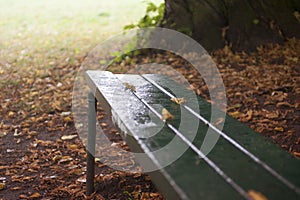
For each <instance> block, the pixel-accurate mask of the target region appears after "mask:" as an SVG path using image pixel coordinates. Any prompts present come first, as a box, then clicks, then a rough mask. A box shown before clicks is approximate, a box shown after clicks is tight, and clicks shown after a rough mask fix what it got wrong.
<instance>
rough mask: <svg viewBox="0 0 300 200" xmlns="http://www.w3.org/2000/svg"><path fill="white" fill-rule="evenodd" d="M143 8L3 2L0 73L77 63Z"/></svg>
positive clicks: (95, 1)
mask: <svg viewBox="0 0 300 200" xmlns="http://www.w3.org/2000/svg"><path fill="white" fill-rule="evenodd" d="M153 2H156V3H158V2H161V0H155V1H153ZM145 9H146V3H145V2H143V1H141V0H130V1H127V2H125V1H124V0H113V1H108V0H76V1H74V0H64V1H61V0H51V1H50V0H44V1H41V0H26V1H20V0H0V71H1V70H2V71H6V70H9V71H19V72H20V73H21V72H32V70H38V69H43V68H49V67H50V68H51V67H52V66H55V65H63V63H67V62H73V61H74V60H76V58H79V57H82V56H83V55H85V54H86V53H87V52H88V51H89V50H91V49H92V48H93V47H94V46H96V45H97V44H99V43H100V42H101V41H103V40H105V39H106V38H108V37H110V36H112V35H114V34H116V33H120V32H121V31H122V29H123V26H125V25H127V24H130V23H133V22H137V21H138V19H139V18H141V17H142V16H143V14H144V13H145ZM74 62H75V61H74ZM0 76H1V74H0ZM0 80H1V79H0Z"/></svg>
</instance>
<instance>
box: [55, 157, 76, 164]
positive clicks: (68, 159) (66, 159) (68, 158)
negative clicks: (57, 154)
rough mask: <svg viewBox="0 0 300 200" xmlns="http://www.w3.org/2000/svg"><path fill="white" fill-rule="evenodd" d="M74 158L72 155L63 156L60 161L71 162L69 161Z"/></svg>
mask: <svg viewBox="0 0 300 200" xmlns="http://www.w3.org/2000/svg"><path fill="white" fill-rule="evenodd" d="M72 160H73V158H72V157H70V156H63V157H62V158H61V159H60V160H59V161H58V163H59V164H60V163H65V162H69V161H72Z"/></svg>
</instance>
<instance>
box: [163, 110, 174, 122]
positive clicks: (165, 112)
mask: <svg viewBox="0 0 300 200" xmlns="http://www.w3.org/2000/svg"><path fill="white" fill-rule="evenodd" d="M161 114H162V116H161V119H162V120H168V119H172V120H173V119H174V116H173V115H172V114H171V113H170V112H169V111H168V110H167V109H165V108H163V109H162V112H161Z"/></svg>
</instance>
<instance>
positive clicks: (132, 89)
mask: <svg viewBox="0 0 300 200" xmlns="http://www.w3.org/2000/svg"><path fill="white" fill-rule="evenodd" d="M124 85H125V88H126V89H128V90H131V91H133V92H136V88H135V86H134V85H130V84H129V83H124Z"/></svg>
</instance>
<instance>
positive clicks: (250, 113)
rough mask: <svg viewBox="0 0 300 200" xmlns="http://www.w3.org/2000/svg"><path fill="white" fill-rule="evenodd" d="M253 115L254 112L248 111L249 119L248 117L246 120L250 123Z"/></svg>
mask: <svg viewBox="0 0 300 200" xmlns="http://www.w3.org/2000/svg"><path fill="white" fill-rule="evenodd" d="M252 114H253V111H252V110H248V111H247V117H246V120H247V121H249V120H251V119H252Z"/></svg>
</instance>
